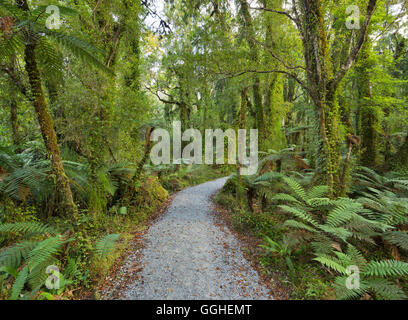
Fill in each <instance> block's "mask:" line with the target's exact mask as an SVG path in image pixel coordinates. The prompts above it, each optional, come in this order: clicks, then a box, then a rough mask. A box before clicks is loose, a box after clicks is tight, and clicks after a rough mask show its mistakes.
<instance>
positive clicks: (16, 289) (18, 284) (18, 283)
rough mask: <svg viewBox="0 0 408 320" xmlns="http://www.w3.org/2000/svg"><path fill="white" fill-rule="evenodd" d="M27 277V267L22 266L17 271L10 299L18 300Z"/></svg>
mask: <svg viewBox="0 0 408 320" xmlns="http://www.w3.org/2000/svg"><path fill="white" fill-rule="evenodd" d="M27 277H28V268H27V267H24V268H23V269H22V270H21V271H20V272H19V273H18V276H17V278H16V280H15V281H14V283H13V287H12V289H11V296H10V299H11V300H18V298H19V296H20V293H21V291H23V288H24V285H25V283H26V282H27Z"/></svg>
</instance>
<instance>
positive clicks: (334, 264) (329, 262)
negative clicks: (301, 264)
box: [313, 255, 347, 275]
mask: <svg viewBox="0 0 408 320" xmlns="http://www.w3.org/2000/svg"><path fill="white" fill-rule="evenodd" d="M313 260H315V261H318V262H320V263H321V264H323V265H325V266H326V267H328V268H330V269H332V270H334V271H336V272H338V273H340V274H343V275H346V274H347V271H346V268H345V267H343V266H342V265H341V263H340V262H339V260H338V259H335V258H332V257H329V256H326V255H322V256H319V257H316V258H314V259H313Z"/></svg>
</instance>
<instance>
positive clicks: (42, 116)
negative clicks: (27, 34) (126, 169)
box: [25, 43, 77, 216]
mask: <svg viewBox="0 0 408 320" xmlns="http://www.w3.org/2000/svg"><path fill="white" fill-rule="evenodd" d="M25 64H26V65H25V68H26V71H27V74H28V79H29V82H30V86H31V93H32V95H33V104H34V108H35V112H36V114H37V119H38V122H39V124H40V129H41V134H42V137H43V139H44V143H45V147H46V149H47V152H48V155H49V158H50V160H51V168H52V172H53V174H54V176H55V186H56V190H55V191H56V193H57V196H58V202H59V206H60V208H58V210H59V211H60V212H64V213H65V214H66V215H68V216H76V215H77V207H76V205H75V203H74V200H73V197H72V192H71V188H70V184H69V179H68V177H67V176H66V174H65V171H64V166H63V164H62V159H61V154H60V149H59V147H58V143H57V135H56V132H55V129H54V123H53V120H52V118H51V115H50V112H49V110H48V105H47V102H46V100H45V96H44V91H43V88H42V85H41V76H40V72H39V70H38V66H37V61H36V58H35V44H33V43H27V44H26V47H25Z"/></svg>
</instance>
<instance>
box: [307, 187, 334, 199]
mask: <svg viewBox="0 0 408 320" xmlns="http://www.w3.org/2000/svg"><path fill="white" fill-rule="evenodd" d="M329 191H330V189H329V187H328V186H315V187H313V188H312V189H311V190H310V191H309V193H308V196H309V199H313V198H324V196H327V194H328V193H329Z"/></svg>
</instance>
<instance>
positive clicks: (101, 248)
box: [95, 234, 120, 258]
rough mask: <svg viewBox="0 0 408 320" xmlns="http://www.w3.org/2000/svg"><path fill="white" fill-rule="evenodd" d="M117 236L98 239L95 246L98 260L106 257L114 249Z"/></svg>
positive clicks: (111, 235)
mask: <svg viewBox="0 0 408 320" xmlns="http://www.w3.org/2000/svg"><path fill="white" fill-rule="evenodd" d="M119 237H120V235H119V234H108V235H106V236H104V237H103V238H102V239H100V240H99V241H98V242H97V243H96V245H95V252H96V254H97V255H98V256H99V257H100V258H104V257H106V256H107V255H108V254H109V253H110V252H111V251H112V250H113V248H114V246H115V243H116V241H117V240H118V239H119Z"/></svg>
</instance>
